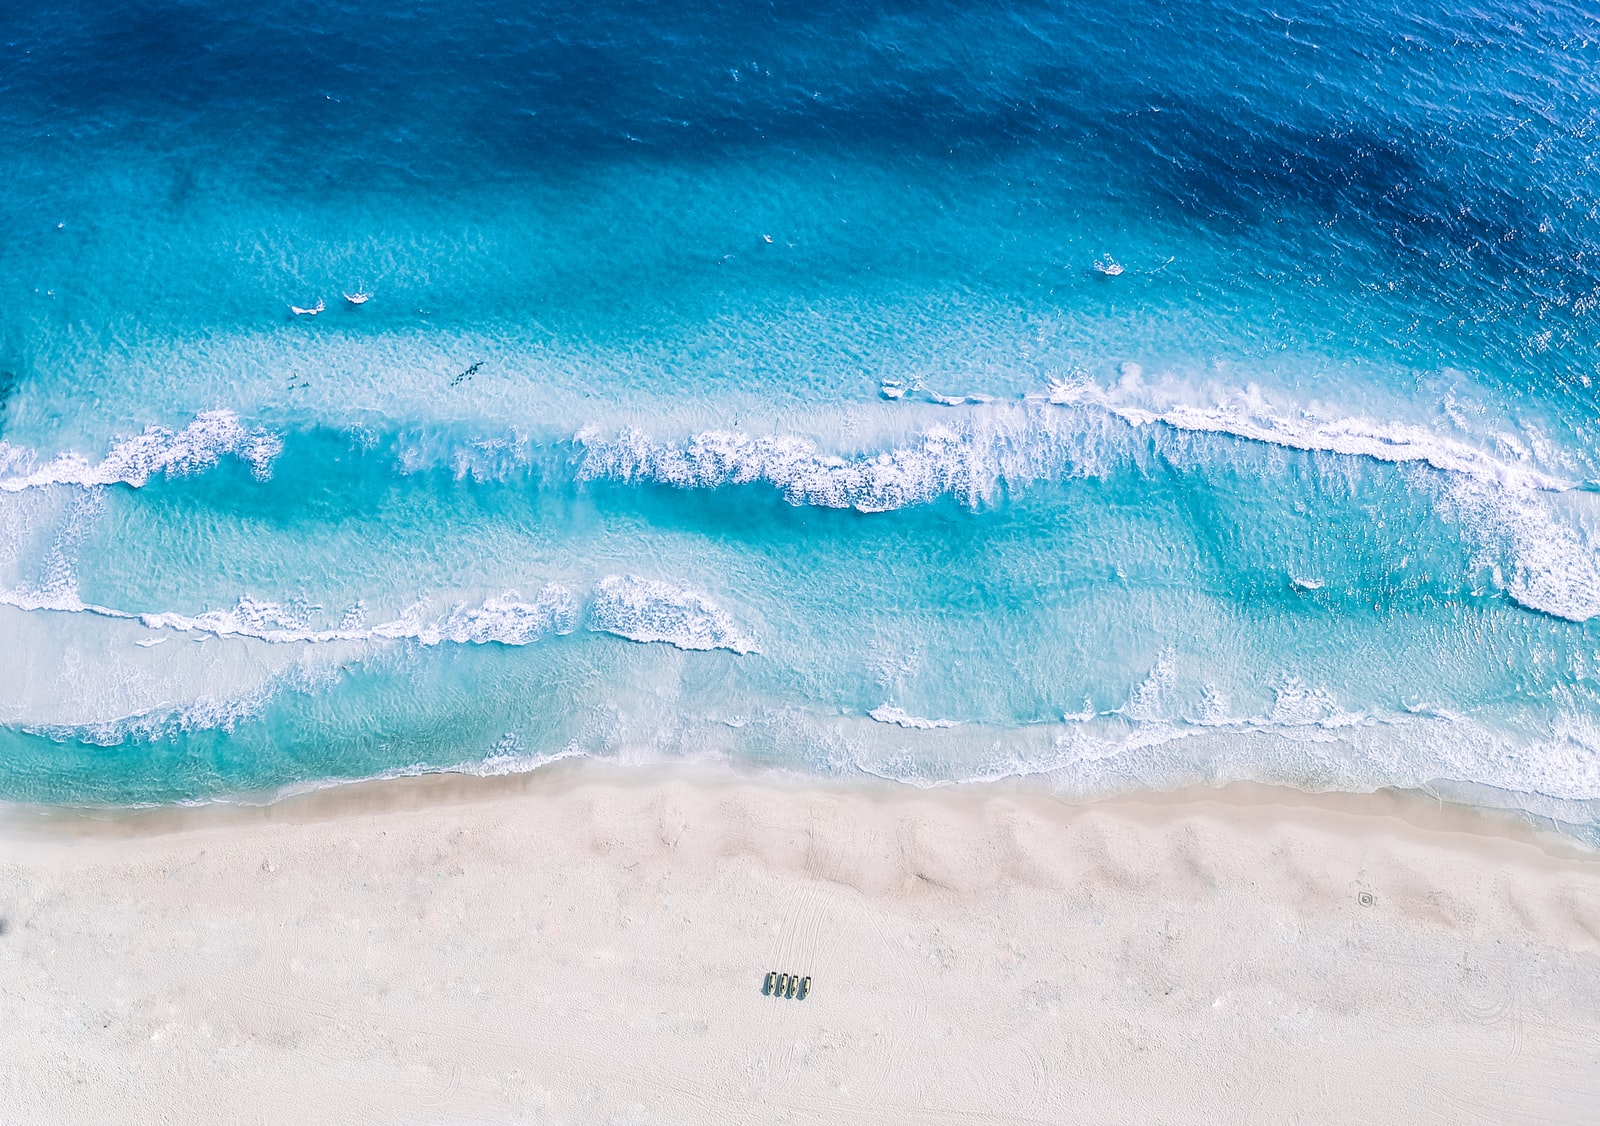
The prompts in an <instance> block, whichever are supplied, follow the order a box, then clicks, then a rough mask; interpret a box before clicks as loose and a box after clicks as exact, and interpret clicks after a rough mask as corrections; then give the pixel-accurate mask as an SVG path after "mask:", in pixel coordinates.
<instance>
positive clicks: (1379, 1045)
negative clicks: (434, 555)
mask: <svg viewBox="0 0 1600 1126" xmlns="http://www.w3.org/2000/svg"><path fill="white" fill-rule="evenodd" d="M3 833H4V836H3V839H0V915H3V917H4V920H5V930H4V933H3V934H0V1006H3V1016H0V1123H4V1124H6V1126H11V1124H19V1123H52V1124H54V1123H95V1122H118V1123H123V1122H133V1123H142V1122H176V1123H221V1122H235V1121H237V1122H260V1123H322V1122H326V1123H369V1122H370V1123H411V1122H529V1123H546V1122H548V1123H567V1122H571V1123H592V1122H624V1123H646V1122H650V1123H656V1122H659V1123H673V1124H699V1123H707V1124H715V1123H768V1122H796V1123H853V1122H860V1123H892V1122H903V1123H988V1122H994V1123H1022V1122H1029V1123H1072V1122H1093V1123H1107V1122H1115V1123H1125V1122H1172V1123H1197V1122H1219V1123H1237V1122H1251V1121H1254V1122H1397V1123H1399V1122H1404V1123H1416V1122H1452V1123H1460V1122H1485V1123H1491V1122H1492V1123H1513V1122H1595V1121H1600V860H1597V859H1595V858H1592V857H1589V856H1585V855H1584V854H1581V853H1578V852H1576V851H1574V850H1569V849H1567V848H1565V847H1564V846H1562V845H1561V844H1560V843H1559V842H1558V841H1556V840H1555V839H1554V838H1549V837H1540V836H1538V835H1536V834H1534V833H1533V832H1531V831H1529V830H1527V829H1525V828H1522V827H1520V826H1518V825H1515V824H1513V823H1511V822H1509V821H1502V820H1496V819H1493V818H1489V817H1486V816H1479V815H1475V814H1468V813H1462V812H1457V811H1451V810H1449V809H1437V808H1435V807H1433V806H1431V805H1427V804H1424V803H1423V802H1422V801H1420V800H1419V799H1416V798H1409V797H1401V796H1395V795H1376V796H1374V797H1372V798H1369V799H1354V798H1344V799H1337V800H1327V799H1313V798H1309V797H1306V796H1304V795H1299V794H1292V793H1287V792H1282V791H1274V790H1265V789H1259V788H1230V789H1228V790H1222V791H1204V792H1194V793H1189V794H1186V795H1179V796H1175V797H1169V798H1151V799H1147V800H1117V801H1109V802H1102V803H1099V804H1096V805H1092V806H1069V805H1066V804H1064V803H1061V802H1059V801H1057V800H1054V799H1052V798H1049V797H1047V796H1043V795H1039V794H1035V793H1030V792H1028V791H1026V790H1023V789H1019V788H977V787H969V788H964V789H959V790H947V791H936V792H928V793H918V792H911V791H905V790H883V791H864V790H861V789H859V788H858V789H854V790H848V789H842V788H841V789H827V788H818V787H812V788H800V787H798V786H794V785H786V784H781V783H774V782H757V781H750V780H740V779H737V778H734V777H732V776H731V775H726V774H724V775H718V776H710V775H707V774H705V773H704V772H700V773H685V772H682V771H679V772H670V771H666V772H664V771H648V770H634V771H632V772H629V773H624V772H622V771H619V770H616V769H614V768H612V769H608V768H604V767H598V766H593V765H589V766H580V767H573V768H570V769H568V768H561V769H555V770H551V771H546V772H541V773H540V774H536V775H534V776H531V777H527V778H522V779H508V780H500V781H479V780H470V779H455V780H450V779H438V778H434V779H418V780H410V781H398V782H389V783H382V784H373V785H366V786H358V787H347V788H345V789H342V790H339V791H335V792H331V793H324V794H318V795H310V796H307V797H302V798H297V799H293V800H289V801H285V802H283V803H280V804H278V805H276V806H273V807H271V808H270V809H266V810H259V809H258V810H241V809H218V808H209V809H202V810H192V811H164V812H159V813H152V814H141V815H126V816H121V817H116V818H112V819H110V820H96V821H91V820H86V819H84V818H82V817H73V816H66V815H61V814H54V815H48V816H45V815H40V814H37V813H30V812H29V811H17V810H13V811H11V812H10V813H9V814H8V815H7V816H6V818H5V819H4V827H3ZM769 969H771V970H783V971H796V972H800V973H804V974H809V975H811V977H812V979H813V985H814V989H813V993H812V995H811V997H810V998H809V999H808V1000H805V1001H803V1002H802V1001H788V1000H774V999H771V998H767V997H763V996H762V995H761V992H760V985H761V981H762V977H763V975H764V974H765V972H766V971H767V970H769Z"/></svg>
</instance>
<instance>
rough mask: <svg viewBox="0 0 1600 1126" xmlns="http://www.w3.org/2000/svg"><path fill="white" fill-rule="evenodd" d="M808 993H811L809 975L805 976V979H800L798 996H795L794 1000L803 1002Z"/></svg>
mask: <svg viewBox="0 0 1600 1126" xmlns="http://www.w3.org/2000/svg"><path fill="white" fill-rule="evenodd" d="M810 992H811V975H810V974H807V975H806V976H805V977H803V978H801V979H800V992H799V993H798V994H796V999H797V1000H800V1001H804V1000H805V999H806V994H807V993H810Z"/></svg>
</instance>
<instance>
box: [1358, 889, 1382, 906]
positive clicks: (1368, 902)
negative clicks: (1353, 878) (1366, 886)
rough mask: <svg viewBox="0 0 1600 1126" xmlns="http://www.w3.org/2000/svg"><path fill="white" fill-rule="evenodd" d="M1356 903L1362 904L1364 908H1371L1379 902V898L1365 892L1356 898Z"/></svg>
mask: <svg viewBox="0 0 1600 1126" xmlns="http://www.w3.org/2000/svg"><path fill="white" fill-rule="evenodd" d="M1356 902H1357V903H1359V904H1361V906H1363V907H1371V906H1372V905H1373V904H1374V903H1376V902H1378V897H1377V896H1375V895H1373V894H1372V893H1371V892H1370V891H1364V892H1362V893H1361V894H1360V895H1358V896H1356Z"/></svg>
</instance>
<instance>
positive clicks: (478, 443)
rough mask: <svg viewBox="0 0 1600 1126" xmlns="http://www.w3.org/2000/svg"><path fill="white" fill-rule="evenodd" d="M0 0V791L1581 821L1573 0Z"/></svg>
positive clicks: (1584, 632)
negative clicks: (1009, 792)
mask: <svg viewBox="0 0 1600 1126" xmlns="http://www.w3.org/2000/svg"><path fill="white" fill-rule="evenodd" d="M0 23H3V26H4V29H5V32H6V34H5V35H4V37H3V38H4V40H5V42H6V43H7V44H8V46H7V47H6V48H5V50H6V51H7V53H8V56H9V57H10V59H11V61H12V63H13V64H14V65H12V66H10V67H8V68H6V70H5V77H3V78H0V90H3V92H4V94H5V97H4V98H0V105H3V107H4V108H3V109H0V139H3V140H4V141H5V144H6V150H7V152H8V153H9V154H10V160H9V162H8V168H9V172H10V175H9V176H8V177H7V178H6V179H5V181H4V183H0V233H3V236H4V237H3V238H0V293H3V294H4V296H5V299H6V300H5V305H4V312H3V313H0V441H3V445H0V635H3V636H4V638H5V639H6V640H7V643H6V644H5V645H3V646H0V650H3V651H0V722H3V724H4V726H3V728H0V798H3V799H6V800H13V801H28V802H46V803H69V804H70V803H90V804H113V805H119V804H137V803H147V802H157V803H160V802H175V801H193V800H203V799H207V798H212V797H220V796H228V795H236V794H240V793H246V792H248V793H259V792H263V791H268V792H270V791H274V790H279V789H293V788H297V787H301V786H305V785H314V784H321V783H323V782H327V781H336V780H343V779H356V778H364V777H372V776H382V775H388V774H394V773H405V772H415V771H426V770H440V769H464V770H470V771H479V772H485V773H495V772H505V771H514V770H523V769H530V768H533V767H536V766H538V765H539V764H541V763H545V762H550V761H553V760H556V759H559V758H563V757H570V756H573V755H587V756H593V757H598V758H605V759H611V760H616V761H621V762H653V761H663V760H665V761H675V760H680V759H685V758H705V757H711V758H717V759H726V760H730V761H732V762H735V763H739V764H749V765H755V766H762V767H776V768H779V769H785V770H794V771H800V772H806V773H811V774H817V775H827V776H830V777H849V776H853V775H861V774H865V775H871V776H876V777H886V778H892V779H897V780H902V781H906V782H911V783H916V784H919V785H931V784H939V783H945V782H961V781H966V780H976V779H989V778H996V777H1005V776H1011V775H1019V776H1035V775H1037V776H1041V777H1043V778H1046V779H1048V780H1049V781H1050V784H1052V785H1055V786H1057V787H1059V788H1060V789H1062V790H1064V791H1067V792H1071V793H1079V794H1086V795H1087V794H1095V793H1106V792H1115V791H1122V790H1130V789H1140V788H1150V787H1154V788H1163V787H1170V786H1176V785H1182V784H1186V783H1191V782H1203V781H1211V782H1227V781H1230V780H1254V781H1262V782H1275V783H1287V784H1292V785H1299V786H1303V787H1306V788H1311V789H1324V790H1328V789H1332V790H1350V791H1364V790H1371V789H1375V788H1381V787H1390V786H1398V787H1408V788H1428V787H1433V788H1436V789H1438V790H1439V791H1440V792H1448V793H1449V794H1451V795H1453V796H1461V795H1464V796H1467V797H1468V798H1470V799H1472V800H1482V801H1485V802H1490V803H1493V804H1502V805H1507V806H1510V807H1513V808H1527V809H1529V810H1531V811H1534V812H1536V813H1538V814H1540V815H1545V816H1550V817H1555V818H1556V819H1557V820H1559V821H1561V822H1564V823H1567V824H1570V825H1573V826H1577V827H1578V830H1577V831H1579V832H1582V831H1585V830H1584V827H1585V826H1587V827H1588V829H1590V830H1592V829H1593V827H1594V826H1595V825H1596V824H1600V806H1597V805H1596V804H1595V803H1596V802H1597V800H1600V698H1597V685H1600V681H1597V669H1600V635H1597V633H1596V626H1595V625H1594V619H1595V617H1596V615H1600V539H1597V537H1600V511H1597V510H1596V503H1597V500H1596V498H1597V496H1600V493H1597V486H1596V484H1595V482H1596V481H1597V480H1600V470H1597V467H1596V465H1595V458H1594V453H1593V451H1594V449H1595V437H1596V424H1597V422H1600V406H1597V403H1596V399H1595V392H1594V389H1593V383H1594V380H1595V378H1596V377H1600V353H1597V350H1596V347H1595V341H1596V332H1597V325H1600V321H1597V320H1596V319H1595V318H1596V316H1597V311H1596V310H1597V303H1600V272H1597V263H1600V210H1597V209H1600V172H1597V170H1596V168H1595V165H1594V161H1593V156H1592V153H1591V150H1592V147H1593V145H1592V141H1593V135H1594V131H1595V129H1596V128H1600V121H1597V118H1596V113H1595V110H1594V108H1593V107H1594V106H1595V105H1597V104H1600V97H1597V96H1600V89H1597V87H1596V83H1595V79H1594V75H1595V74H1596V73H1600V67H1597V65H1596V64H1597V62H1600V24H1597V23H1596V21H1595V18H1594V17H1593V16H1592V15H1590V14H1588V13H1586V12H1584V11H1583V10H1581V9H1579V8H1578V7H1575V6H1569V7H1559V6H1558V7H1556V8H1554V9H1551V10H1548V11H1545V12H1543V13H1542V14H1541V16H1540V17H1539V19H1537V20H1533V19H1529V18H1527V17H1526V15H1525V13H1523V12H1522V10H1521V9H1520V8H1519V7H1517V6H1515V5H1489V6H1487V7H1484V6H1481V5H1480V6H1476V7H1467V6H1447V8H1446V9H1444V10H1442V11H1439V12H1436V13H1434V14H1433V16H1432V17H1431V18H1429V19H1426V20H1425V19H1420V18H1418V19H1412V18H1408V17H1403V16H1400V15H1397V14H1396V13H1394V12H1392V11H1390V10H1388V9H1381V10H1380V8H1378V7H1376V6H1373V5H1357V6H1356V7H1355V8H1351V9H1348V10H1345V11H1342V12H1340V13H1337V14H1329V13H1327V12H1324V11H1321V10H1318V9H1316V8H1315V7H1313V6H1308V5H1293V4H1291V5H1289V6H1288V7H1287V8H1285V7H1282V6H1279V7H1278V8H1276V9H1274V11H1273V12H1272V13H1256V12H1246V11H1243V10H1238V9H1235V8H1233V7H1231V6H1229V5H1227V4H1208V5H1203V6H1201V7H1200V8H1197V9H1189V10H1186V11H1185V12H1184V13H1182V14H1181V15H1179V14H1173V13H1171V12H1169V11H1168V10H1167V9H1165V8H1164V7H1162V6H1160V5H1142V4H1134V5H1131V6H1130V5H1118V6H1116V7H1115V8H1111V7H1108V6H1104V5H1093V4H1088V5H1072V6H1069V7H1065V8H1063V7H1060V6H1048V5H1031V4H1018V5H1011V6H1008V7H1004V8H1000V9H995V8H992V7H985V6H972V5H963V4H959V3H950V4H937V5H926V6H921V5H919V6H912V7H904V6H883V5H877V6H874V5H866V6H862V5H848V6H838V7H831V8H830V7H822V8H819V7H817V6H815V5H812V6H809V7H807V8H805V9H790V8H788V7H785V6H781V5H780V6H777V7H767V8H754V7H742V6H734V7H727V6H718V5H701V6H693V5H691V6H689V7H687V8H685V7H683V6H681V5H680V6H676V7H673V8H671V9H668V8H666V7H657V6H652V5H645V6H606V5H602V6H600V7H599V8H595V7H594V6H592V5H590V6H586V7H585V8H583V9H581V10H580V9H577V8H571V7H564V6H562V5H559V4H550V5H540V6H536V7H535V8H531V9H530V8H527V7H526V6H521V7H497V6H495V5H489V6H483V5H478V6H475V7H473V8H472V9H471V10H470V11H464V10H458V9H455V8H451V7H448V6H438V7H432V6H428V5H423V6H421V7H416V6H413V9H412V12H411V14H409V15H402V14H399V13H385V14H383V15H381V16H373V15H372V14H371V13H367V12H365V11H364V10H362V9H360V8H358V7H357V6H355V5H348V4H328V5H320V6H318V8H317V9H316V10H315V11H310V12H307V13H305V16H304V19H303V20H301V21H300V22H298V23H295V24H291V25H287V26H285V25H282V24H280V22H278V21H277V20H275V19H268V18H267V17H266V16H265V15H263V14H257V13H248V12H246V13H241V12H237V11H234V10H232V9H226V10H225V9H223V8H222V7H221V6H220V5H214V4H213V5H206V4H201V5H199V6H194V7H191V8H190V9H186V12H185V15H184V17H183V18H182V19H181V20H179V19H178V18H177V17H175V16H174V17H172V18H171V19H168V18H167V17H166V16H164V15H162V14H161V13H160V12H156V11H141V12H140V13H138V14H135V15H129V14H126V13H125V12H123V11H122V10H121V9H116V8H113V7H109V6H105V5H99V4H93V3H81V4H75V5H68V6H67V7H65V8H62V7H59V6H58V7H57V8H54V9H51V10H50V11H39V12H32V13H23V12H17V13H11V14H9V15H7V16H4V17H0ZM345 294H370V300H367V301H365V302H364V303H361V304H355V303H352V302H350V301H348V300H347V299H346V298H345V296H344V295H345ZM319 301H320V302H321V303H322V305H323V310H322V311H321V312H320V313H318V314H316V315H314V316H312V315H296V314H294V313H292V312H291V311H290V310H291V306H298V307H300V308H314V307H315V306H316V305H317V303H318V302H319Z"/></svg>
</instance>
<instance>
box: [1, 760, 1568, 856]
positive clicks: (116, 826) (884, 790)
mask: <svg viewBox="0 0 1600 1126" xmlns="http://www.w3.org/2000/svg"><path fill="white" fill-rule="evenodd" d="M668 783H681V784H684V785H690V786H696V787H700V788H704V789H706V790H708V791H711V792H716V791H726V790H728V789H731V788H735V787H739V786H753V787H758V788H762V789H767V790H774V791H779V792H782V791H792V792H795V793H813V792H814V793H823V794H832V795H837V796H846V797H856V798H862V799H866V800H870V801H875V802H883V803H894V802H896V801H918V800H931V801H935V802H940V801H943V802H953V803H956V804H961V803H966V802H978V803H982V802H985V801H989V800H993V799H997V798H999V799H1008V800H1019V801H1024V802H1039V803H1044V804H1046V805H1054V806H1057V807H1059V808H1060V809H1061V810H1062V811H1063V812H1065V813H1066V814H1067V815H1068V816H1070V815H1072V814H1073V813H1075V812H1081V811H1086V810H1093V809H1097V808H1109V809H1117V810H1123V811H1126V812H1128V813H1130V814H1133V813H1135V812H1136V811H1139V810H1144V811H1146V812H1147V813H1148V815H1149V816H1157V817H1158V816H1161V814H1162V811H1168V812H1171V813H1180V812H1182V811H1185V810H1189V809H1196V808H1207V809H1215V810H1218V811H1221V810H1225V809H1229V808H1240V809H1244V808H1260V809H1276V810H1281V811H1282V813H1283V815H1284V816H1294V814H1295V812H1296V811H1305V812H1308V813H1320V814H1336V815H1343V816H1349V817H1355V818H1380V819H1383V818H1388V819H1394V820H1397V821H1399V822H1401V823H1403V824H1404V825H1406V826H1408V827H1410V828H1413V829H1417V830H1421V831H1425V832H1436V833H1450V834H1457V835H1460V836H1463V837H1466V838H1474V837H1485V838H1490V839H1495V840H1506V841H1514V842H1517V843H1521V844H1531V845H1534V846H1535V847H1537V848H1539V849H1540V850H1541V851H1544V852H1546V853H1548V854H1549V855H1551V856H1552V857H1561V858H1564V859H1573V860H1593V861H1595V862H1596V863H1600V848H1595V847H1591V846H1590V845H1589V844H1588V843H1587V842H1585V841H1584V840H1582V839H1581V838H1580V837H1578V836H1577V835H1576V833H1574V832H1572V831H1571V829H1570V827H1565V826H1563V825H1562V823H1560V822H1556V821H1553V820H1552V819H1550V818H1548V817H1540V816H1537V815H1535V814H1533V813H1530V812H1525V811H1519V810H1516V809H1512V808H1509V807H1505V806H1490V805H1477V804H1472V803H1468V802H1461V801H1456V800H1452V799H1448V798H1444V797H1441V796H1439V795H1436V794H1432V793H1427V792H1424V791H1421V790H1410V789H1400V788H1396V787H1384V788H1381V789H1377V790H1372V791H1368V792H1365V793H1355V792H1350V791H1344V790H1327V791H1313V790H1302V789H1299V788H1298V787H1294V786H1287V785H1277V784H1273V783H1265V782H1229V783H1226V784H1223V785H1208V784H1204V783H1199V784H1191V785H1184V786H1179V787H1176V788H1174V789H1171V790H1130V791H1126V792H1122V793H1116V794H1109V795H1102V796H1094V797H1087V798H1078V797H1071V796H1066V795H1062V794H1059V793H1057V792H1055V791H1053V790H1052V789H1051V788H1050V786H1049V785H1048V780H1047V779H1045V778H1042V777H1040V778H1033V777H1007V778H1000V779H996V780H992V781H972V782H958V783H948V784H941V785H935V786H927V787H921V786H915V785H911V784H908V783H902V782H895V781H892V780H886V779H881V778H877V777H875V776H873V775H868V774H857V775H852V776H849V777H839V776H821V775H805V774H799V773H795V772H791V771H785V770H764V769H759V768H749V769H747V768H740V767H734V766H730V765H728V764H726V763H722V762H677V763H670V762H669V763H642V764H639V763H635V764H624V763H616V762H612V761H608V760H603V759H594V758H589V757H581V756H580V757H572V758H566V759H560V760H557V761H554V762H551V763H548V764H545V765H542V766H539V767H536V768H534V769H532V770H527V771H518V772H513V773H506V774H474V773H470V772H467V771H453V770H438V771H427V772H423V773H417V774H404V775H395V776H392V777H381V778H363V779H358V780H355V781H350V782H331V783H327V784H319V785H316V786H315V787H313V788H309V789H304V790H299V791H295V792H291V793H284V794H273V795H260V796H257V795H241V796H238V797H229V798H217V799H212V800H207V801H200V802H193V803H183V804H164V805H139V806H77V805H45V804H35V803H22V802H4V801H0V840H3V839H5V838H6V837H7V836H19V837H27V838H39V839H48V838H50V837H52V836H58V835H60V836H66V837H80V836H81V837H84V838H95V837H116V836H128V837H138V836H160V835H165V834H170V833H183V832H190V831H194V830H199V829H213V828H226V827H229V826H244V825H256V824H266V823H275V822H285V823H289V824H309V823H317V822H324V821H330V820H338V819H340V818H344V817H349V816H356V815H379V814H384V813H393V812H405V811H416V810H421V809H425V808H427V807H429V806H432V805H445V806H457V805H472V804H476V803H482V802H494V801H497V800H500V799H505V798H513V797H518V796H542V797H553V796H558V795H562V794H567V793H571V792H572V791H574V790H578V789H581V788H583V787H586V786H591V785H607V786H616V787H620V788H648V787H651V786H659V785H663V784H668ZM1547 822H1548V826H1549V827H1546V823H1547Z"/></svg>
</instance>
